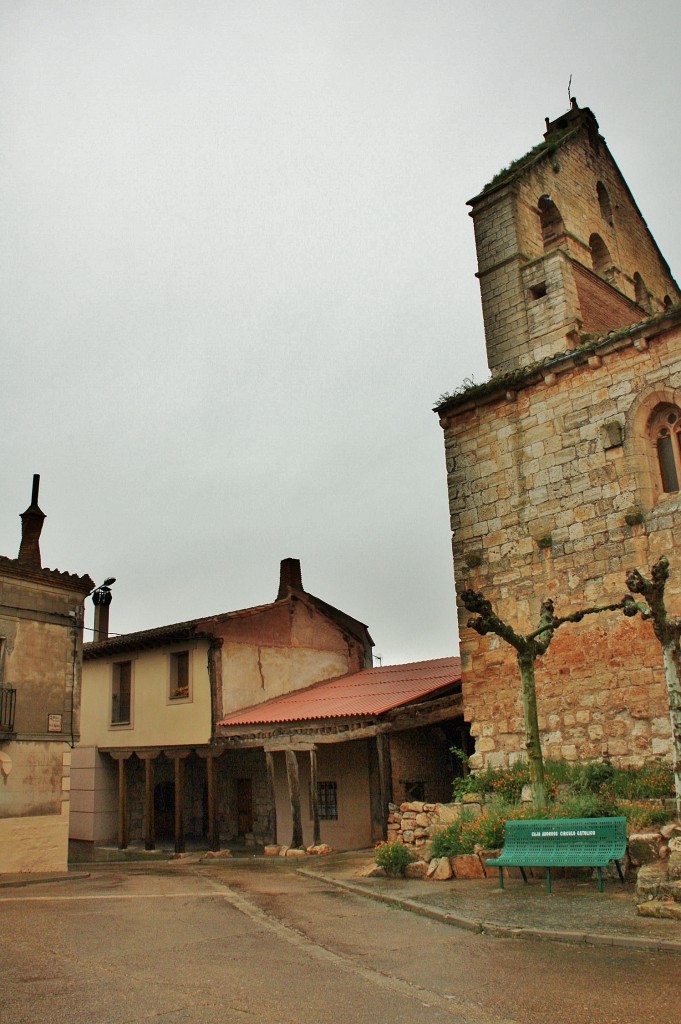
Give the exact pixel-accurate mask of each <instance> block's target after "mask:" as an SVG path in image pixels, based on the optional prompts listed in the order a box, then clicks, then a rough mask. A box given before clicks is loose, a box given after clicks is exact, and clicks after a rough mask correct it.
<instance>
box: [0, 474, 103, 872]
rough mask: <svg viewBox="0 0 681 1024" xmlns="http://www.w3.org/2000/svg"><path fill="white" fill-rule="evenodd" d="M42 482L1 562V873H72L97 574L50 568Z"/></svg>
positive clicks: (36, 482) (35, 485)
mask: <svg viewBox="0 0 681 1024" xmlns="http://www.w3.org/2000/svg"><path fill="white" fill-rule="evenodd" d="M38 481H39V478H38V477H35V478H34V488H33V498H32V501H31V504H30V506H29V508H28V509H27V510H26V512H24V513H23V515H22V517H21V518H22V541H21V547H20V550H19V556H18V557H17V558H6V557H2V558H0V873H6V872H46V871H65V870H66V868H67V855H68V825H69V809H70V783H71V779H70V772H71V757H72V752H73V747H74V744H75V742H76V740H77V738H78V728H79V726H78V712H79V702H80V682H81V654H82V625H83V602H84V600H85V597H86V595H87V594H88V593H89V592H90V591H91V590H92V586H93V584H92V580H91V579H90V578H89V577H88V576H74V575H71V574H70V573H66V572H60V571H59V570H56V569H43V567H42V562H41V554H40V533H41V530H42V525H43V521H44V519H45V516H44V514H43V512H42V511H41V509H40V507H39V505H38Z"/></svg>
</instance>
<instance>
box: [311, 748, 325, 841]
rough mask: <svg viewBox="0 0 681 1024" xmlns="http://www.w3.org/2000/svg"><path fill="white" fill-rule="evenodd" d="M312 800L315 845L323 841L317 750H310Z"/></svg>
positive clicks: (313, 839)
mask: <svg viewBox="0 0 681 1024" xmlns="http://www.w3.org/2000/svg"><path fill="white" fill-rule="evenodd" d="M310 801H311V803H312V826H313V833H312V837H313V838H312V842H313V843H314V845H315V846H319V844H320V843H321V841H322V840H321V835H320V829H319V787H318V786H317V751H316V750H311V751H310Z"/></svg>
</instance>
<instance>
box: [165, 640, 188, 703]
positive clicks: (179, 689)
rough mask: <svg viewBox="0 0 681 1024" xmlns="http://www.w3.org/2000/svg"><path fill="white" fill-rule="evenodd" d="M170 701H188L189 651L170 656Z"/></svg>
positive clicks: (177, 652) (176, 652)
mask: <svg viewBox="0 0 681 1024" xmlns="http://www.w3.org/2000/svg"><path fill="white" fill-rule="evenodd" d="M168 697H169V699H170V700H189V651H175V652H174V653H173V654H171V655H170V690H169V693H168Z"/></svg>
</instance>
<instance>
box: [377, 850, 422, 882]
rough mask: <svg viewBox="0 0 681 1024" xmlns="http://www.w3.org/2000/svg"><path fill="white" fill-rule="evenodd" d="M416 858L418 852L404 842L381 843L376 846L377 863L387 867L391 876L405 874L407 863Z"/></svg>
mask: <svg viewBox="0 0 681 1024" xmlns="http://www.w3.org/2000/svg"><path fill="white" fill-rule="evenodd" d="M415 859H416V854H415V853H414V852H413V851H412V850H410V849H409V847H408V846H405V845H404V843H400V842H392V843H379V845H378V846H377V847H376V863H377V864H378V866H379V867H380V868H385V872H386V874H387V875H390V877H391V878H398V877H399V876H400V875H403V874H404V872H405V870H406V867H407V864H411V862H412V861H413V860H415Z"/></svg>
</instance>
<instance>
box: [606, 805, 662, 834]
mask: <svg viewBox="0 0 681 1024" xmlns="http://www.w3.org/2000/svg"><path fill="white" fill-rule="evenodd" d="M617 813H618V814H623V815H624V817H625V818H626V819H627V825H628V830H629V832H641V831H642V830H644V829H647V828H652V827H653V826H654V825H664V824H665V822H667V821H669V819H670V817H671V814H670V812H669V811H668V810H665V808H664V807H662V806H661V805H660V804H644V803H639V802H637V801H635V800H620V801H619V803H618V804H617Z"/></svg>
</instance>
